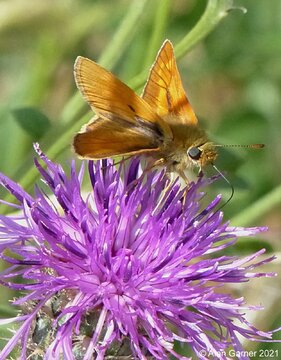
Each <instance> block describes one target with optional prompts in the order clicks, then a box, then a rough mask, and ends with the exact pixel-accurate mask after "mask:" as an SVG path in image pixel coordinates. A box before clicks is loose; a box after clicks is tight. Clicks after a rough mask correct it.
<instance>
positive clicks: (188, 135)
mask: <svg viewBox="0 0 281 360" xmlns="http://www.w3.org/2000/svg"><path fill="white" fill-rule="evenodd" d="M165 121H166V122H167V123H168V124H169V125H170V128H171V131H172V137H170V138H168V137H164V138H163V142H162V143H161V146H160V153H161V154H160V155H161V156H162V158H163V159H164V162H165V164H166V166H167V169H168V171H176V172H178V173H180V172H182V171H184V169H186V168H187V167H190V166H192V165H197V166H199V167H200V168H202V167H204V166H206V165H207V164H209V163H213V161H214V160H215V159H216V157H217V152H216V150H215V149H214V147H213V145H212V143H211V142H210V141H209V140H208V137H207V135H206V133H205V131H204V130H203V129H201V128H200V127H199V126H198V125H187V124H186V123H184V122H179V119H178V117H176V116H171V115H169V116H168V117H166V118H165ZM190 149H197V150H198V158H197V157H196V156H195V157H194V158H192V157H191V152H190ZM195 155H196V154H195Z"/></svg>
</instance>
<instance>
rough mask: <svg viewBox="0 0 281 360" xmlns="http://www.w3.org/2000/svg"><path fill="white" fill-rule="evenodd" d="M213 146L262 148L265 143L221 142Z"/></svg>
mask: <svg viewBox="0 0 281 360" xmlns="http://www.w3.org/2000/svg"><path fill="white" fill-rule="evenodd" d="M213 146H215V147H238V148H249V149H262V148H264V147H265V144H246V145H243V144H230V145H227V144H226V145H223V144H213Z"/></svg>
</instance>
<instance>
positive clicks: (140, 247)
mask: <svg viewBox="0 0 281 360" xmlns="http://www.w3.org/2000/svg"><path fill="white" fill-rule="evenodd" d="M36 150H37V153H38V155H39V158H40V159H41V160H39V161H38V160H37V159H36V160H35V165H36V167H37V169H38V171H39V172H40V173H41V177H42V179H43V181H44V183H45V185H43V186H41V188H39V187H36V189H35V195H34V197H32V196H31V195H29V194H28V193H26V192H25V191H24V190H23V189H22V188H21V187H20V186H19V185H18V184H16V183H14V182H13V181H12V180H10V179H9V178H7V177H5V176H4V175H1V177H0V181H1V183H2V186H4V187H6V189H7V190H8V191H9V192H10V193H12V194H13V195H14V197H15V198H16V199H17V201H18V205H14V207H16V208H17V209H18V211H17V213H16V215H9V216H3V215H2V216H1V217H0V237H1V242H0V254H1V257H2V259H3V260H4V261H6V262H7V263H9V264H10V267H9V268H8V269H7V270H5V271H4V272H3V273H2V274H1V276H0V281H1V284H2V285H3V286H6V287H10V288H12V289H16V290H20V291H21V293H22V295H21V297H19V298H18V299H17V300H15V301H14V302H13V304H14V305H19V306H21V308H22V312H21V314H20V315H19V316H18V317H16V318H13V319H7V320H2V321H1V322H0V324H1V323H2V324H3V323H8V322H10V323H13V322H16V323H19V326H18V328H17V329H16V330H15V334H14V336H13V337H12V338H11V339H10V340H9V341H8V342H7V344H6V346H5V347H4V349H3V350H2V351H1V352H0V359H1V360H3V359H7V358H8V356H9V354H10V353H11V351H12V350H13V349H14V348H15V347H18V348H19V349H20V354H21V355H19V356H18V357H19V358H20V359H66V360H70V359H71V360H72V359H84V360H90V359H161V360H162V359H169V357H170V356H171V355H173V356H175V357H176V358H179V359H186V357H184V356H183V355H180V354H179V353H178V352H176V351H175V350H174V345H175V342H178V343H182V344H185V346H186V347H189V348H190V349H192V351H193V354H194V358H198V359H207V358H208V356H207V355H206V354H208V353H210V352H211V353H218V351H221V350H224V349H227V348H229V347H233V348H234V349H236V350H241V344H240V341H239V337H240V336H243V337H245V338H247V339H251V340H263V339H270V338H271V335H272V333H265V332H261V331H258V330H257V329H255V328H254V327H253V326H252V325H251V324H249V323H248V322H247V321H246V319H245V316H244V312H245V309H253V310H256V309H258V308H257V307H254V306H253V307H249V306H246V305H245V304H244V300H243V298H238V299H237V298H234V297H233V296H231V295H230V294H227V293H225V291H222V289H221V288H222V286H223V284H225V283H239V282H245V281H248V280H249V279H250V278H252V277H258V276H264V275H266V276H267V275H272V274H261V273H256V272H252V270H253V269H255V268H256V267H257V266H259V265H261V264H263V263H265V262H269V261H271V260H272V258H270V259H267V260H263V261H260V260H257V258H258V256H259V255H260V254H261V253H262V252H263V250H261V251H259V252H257V253H254V254H252V255H250V256H247V257H244V258H237V257H230V256H226V255H224V254H223V251H222V250H224V249H225V248H227V247H229V246H230V245H232V244H233V243H234V242H235V241H236V237H237V236H248V235H253V234H256V233H258V232H260V231H262V230H264V229H263V228H251V229H243V228H232V227H229V225H228V224H227V223H223V220H222V213H221V212H216V211H215V210H214V209H215V207H216V205H217V204H218V203H219V201H220V198H219V196H218V197H216V198H215V199H214V200H213V201H212V202H211V203H210V204H209V205H208V206H207V207H206V208H205V209H204V210H203V211H202V210H200V203H201V199H202V196H203V192H202V186H203V180H202V179H201V180H199V181H198V182H197V183H196V184H192V185H191V186H190V188H189V189H188V191H186V190H185V189H181V187H180V184H179V182H178V181H175V182H170V183H169V186H168V187H167V179H166V178H165V176H164V174H163V173H159V172H156V171H155V172H150V173H149V174H147V175H146V179H145V181H141V180H138V181H136V179H137V178H138V177H139V176H140V175H141V167H140V163H139V160H137V159H133V160H130V161H129V162H128V163H127V164H126V166H124V165H121V166H120V167H119V168H118V169H117V168H116V167H115V166H113V165H112V163H111V162H110V161H98V162H97V163H93V162H89V176H90V180H91V187H92V188H91V191H89V193H88V194H87V195H82V192H81V183H82V180H83V166H82V168H81V169H80V170H79V171H78V172H77V171H76V170H75V164H74V162H73V163H72V165H71V168H70V174H69V175H67V174H66V173H65V172H64V170H63V169H62V168H61V166H60V165H58V164H55V163H53V162H51V161H50V160H49V159H48V158H47V157H46V156H45V155H44V154H43V153H42V152H41V151H40V149H39V148H38V147H36ZM42 162H43V163H45V165H46V169H45V168H44V167H43V166H42ZM46 185H47V187H48V188H49V190H51V193H52V194H53V195H54V196H50V197H49V195H47V193H46V192H47V189H46ZM11 206H12V205H11ZM19 278H22V279H23V280H24V281H19ZM218 354H221V355H218V358H221V359H224V358H225V357H224V355H223V353H222V352H221V353H218ZM243 358H245V359H246V357H243Z"/></svg>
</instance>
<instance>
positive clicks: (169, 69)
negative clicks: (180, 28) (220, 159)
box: [73, 40, 218, 183]
mask: <svg viewBox="0 0 281 360" xmlns="http://www.w3.org/2000/svg"><path fill="white" fill-rule="evenodd" d="M74 76H75V81H76V84H77V87H78V89H79V90H80V92H81V94H82V96H83V98H84V99H85V100H86V102H88V104H89V105H90V106H91V108H92V109H93V110H94V112H95V113H96V114H97V116H96V117H94V118H93V119H92V120H91V121H90V122H89V123H88V124H86V125H85V126H83V127H82V129H81V131H80V132H79V133H78V134H76V136H75V137H74V140H73V148H74V151H75V152H76V153H77V154H78V156H79V157H81V158H86V159H103V158H108V157H115V156H131V155H146V156H148V157H149V158H150V159H152V162H151V164H152V165H151V167H154V166H159V165H162V166H165V167H166V169H167V171H168V172H176V173H178V174H179V175H180V176H181V177H182V178H183V179H185V181H186V182H187V183H188V179H187V177H186V175H185V170H186V169H187V168H188V167H190V166H192V165H197V166H198V167H199V169H200V170H202V168H204V167H205V166H206V165H208V164H214V161H215V159H216V158H217V155H218V154H217V151H216V148H215V147H216V145H214V144H213V143H212V142H211V141H209V140H208V138H207V135H206V133H205V131H204V130H203V129H202V128H201V127H200V125H199V123H198V119H197V117H196V115H195V113H194V111H193V109H192V107H191V105H190V102H189V100H188V98H187V96H186V94H185V91H184V88H183V85H182V81H181V78H180V74H179V71H178V68H177V64H176V59H175V55H174V49H173V45H172V43H171V42H170V41H169V40H165V41H164V43H163V45H162V46H161V48H160V50H159V52H158V55H157V57H156V60H155V62H154V64H153V65H152V68H151V70H150V75H149V78H148V80H147V83H146V85H145V87H144V90H143V93H142V95H141V96H138V95H137V94H136V93H135V92H134V91H133V90H132V89H130V88H129V87H128V86H127V85H126V84H124V83H123V82H122V81H121V80H119V79H118V78H117V77H115V76H114V75H113V74H112V73H111V72H109V71H107V70H106V69H104V68H103V67H102V66H100V65H98V64H97V63H95V62H94V61H92V60H89V59H87V58H84V57H81V56H79V57H78V58H77V60H76V62H75V65H74Z"/></svg>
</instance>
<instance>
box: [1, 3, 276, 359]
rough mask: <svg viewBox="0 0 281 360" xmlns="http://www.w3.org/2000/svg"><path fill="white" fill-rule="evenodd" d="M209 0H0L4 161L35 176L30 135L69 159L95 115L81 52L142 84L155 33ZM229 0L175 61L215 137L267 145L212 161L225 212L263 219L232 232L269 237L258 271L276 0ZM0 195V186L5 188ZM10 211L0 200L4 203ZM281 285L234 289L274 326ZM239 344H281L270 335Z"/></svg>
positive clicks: (271, 168)
mask: <svg viewBox="0 0 281 360" xmlns="http://www.w3.org/2000/svg"><path fill="white" fill-rule="evenodd" d="M226 2H227V0H226ZM206 4H207V1H203V0H200V1H196V0H155V1H147V0H134V1H129V0H107V1H104V0H96V1H94V0H80V1H77V0H76V1H75V0H60V1H55V0H44V1H43V0H41V1H40V0H6V1H5V0H2V1H0V78H1V87H0V171H1V172H4V173H5V174H6V175H9V176H10V177H12V178H13V179H14V180H16V181H19V182H20V183H21V184H22V185H23V186H24V187H25V188H26V189H28V190H30V191H32V189H33V186H34V181H35V180H36V181H38V179H36V178H35V176H36V172H34V169H32V161H33V160H32V159H33V156H34V152H33V148H32V143H33V142H34V141H38V142H39V143H40V146H41V148H42V150H43V151H44V152H46V153H47V154H48V155H49V156H50V158H51V159H52V160H56V161H60V162H61V163H62V164H63V166H64V165H65V166H66V163H67V162H69V159H71V158H73V157H74V154H73V153H72V151H71V148H70V144H71V138H72V137H73V135H74V133H75V131H78V130H79V129H80V127H81V124H83V123H85V122H86V121H87V120H88V119H89V118H90V116H91V115H90V114H89V113H88V111H89V108H88V107H87V106H86V105H85V104H84V102H83V100H82V98H81V96H80V95H79V94H77V91H76V87H75V84H74V79H73V64H74V61H75V58H76V57H77V56H78V55H83V56H86V57H89V58H91V59H93V60H95V61H98V62H100V63H101V64H102V65H103V66H105V67H106V68H108V69H110V70H112V71H113V72H114V73H115V74H116V75H118V77H119V78H121V79H122V80H123V81H125V82H127V83H128V84H129V85H131V86H133V87H134V88H135V90H137V91H140V85H141V84H142V83H143V80H144V78H145V76H147V73H148V69H149V67H150V65H151V64H152V62H153V59H154V58H155V54H156V52H157V49H158V48H159V47H160V45H161V43H162V41H163V40H164V39H165V38H169V39H170V40H171V41H172V42H173V43H174V44H175V45H177V44H178V43H180V42H181V41H182V39H183V38H184V37H185V36H186V34H188V32H189V31H190V30H191V29H192V28H193V27H194V26H195V24H196V23H197V22H198V20H199V19H200V17H201V15H202V14H203V13H204V10H205V8H206ZM234 6H242V7H246V8H247V13H246V14H244V12H243V11H242V10H241V9H240V10H239V9H236V10H233V11H230V12H229V14H228V16H226V17H225V18H224V19H223V20H222V21H221V22H219V23H218V24H217V26H216V27H215V28H214V29H213V31H211V32H210V33H209V34H208V35H207V36H206V37H205V38H204V39H203V40H202V41H200V42H198V43H196V44H195V46H194V47H192V49H191V50H189V49H188V47H186V49H185V50H184V51H183V52H182V53H181V54H180V59H179V60H178V66H179V69H180V73H181V76H182V79H183V83H184V87H185V89H186V91H187V94H188V97H189V99H190V101H191V103H192V105H193V108H194V110H195V112H196V114H197V115H198V117H199V119H200V121H201V123H202V124H203V126H204V127H205V128H206V129H207V130H208V133H209V134H210V138H211V139H213V140H214V141H216V142H219V143H222V144H235V143H238V144H250V143H259V142H260V143H265V144H266V148H265V149H263V150H247V149H232V150H226V149H225V150H222V151H221V154H220V158H219V160H218V162H217V166H218V168H219V169H220V170H221V171H223V172H224V173H225V174H226V175H227V177H228V179H229V180H230V181H231V182H232V183H233V185H234V187H235V196H234V198H233V199H232V201H231V203H230V204H228V205H227V206H226V207H225V209H224V211H225V217H226V219H232V223H233V224H235V225H237V226H242V225H243V226H244V225H250V226H255V225H267V226H269V231H268V232H267V233H265V234H263V235H262V236H261V237H259V238H258V239H251V240H249V239H241V240H239V242H238V244H237V246H236V248H235V253H236V254H237V253H243V254H244V253H249V252H251V251H253V250H257V249H260V248H262V247H266V248H267V249H268V253H269V254H271V253H275V254H276V255H277V260H276V261H275V262H274V263H273V264H271V265H267V267H266V268H265V270H266V271H276V272H278V271H279V269H280V264H281V253H280V250H281V236H280V235H281V181H280V180H281V156H280V152H281V141H280V139H281V118H280V114H281V101H280V92H281V61H280V60H281V2H280V0H271V1H268V0H259V1H256V0H247V1H246V0H245V1H242V0H241V1H238V0H237V1H235V2H234ZM187 50H189V51H187ZM178 53H180V51H179V52H178ZM144 71H145V73H144ZM139 74H141V75H140V76H139ZM210 174H212V172H211V171H210ZM218 191H219V192H222V194H223V196H224V199H227V197H228V196H229V192H230V190H229V187H227V185H226V184H224V183H223V181H219V182H217V184H214V185H213V186H211V187H210V189H208V193H210V194H211V195H212V196H214V195H215V194H216V193H217V192H218ZM0 195H1V197H2V198H3V197H5V198H6V196H7V194H6V193H5V192H3V191H2V190H1V191H0ZM6 210H7V209H5V208H2V212H3V213H4V212H6ZM4 266H5V265H4V264H2V267H4ZM279 273H281V272H280V271H279ZM280 284H281V282H280V277H277V278H273V279H259V280H254V281H252V282H251V283H250V284H247V285H245V286H242V285H239V287H237V288H232V291H233V292H234V293H235V295H237V296H240V295H242V294H243V295H245V296H246V299H247V300H248V302H249V303H252V304H257V305H259V304H263V305H264V306H265V311H263V312H260V313H258V314H256V313H255V314H252V313H251V314H249V318H250V320H251V321H253V322H254V323H255V324H256V325H257V326H258V327H259V328H262V329H264V330H266V329H270V328H273V327H274V326H275V327H277V326H280V324H281V315H280V309H279V306H278V305H279V303H280V300H281V290H280ZM12 297H13V294H11V293H10V292H9V291H7V290H5V293H4V294H3V290H2V292H1V298H0V305H1V307H0V316H1V317H2V316H10V315H11V310H10V308H9V307H8V306H7V303H8V299H11V298H12ZM278 313H279V314H278ZM4 334H5V336H6V333H5V332H4V330H3V335H2V336H4ZM0 335H1V330H0ZM245 346H246V347H247V348H248V349H257V348H262V349H265V348H269V349H273V348H274V349H277V348H279V345H278V344H256V343H249V344H246V345H245ZM0 348H1V339H0ZM280 356H281V349H280Z"/></svg>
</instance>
